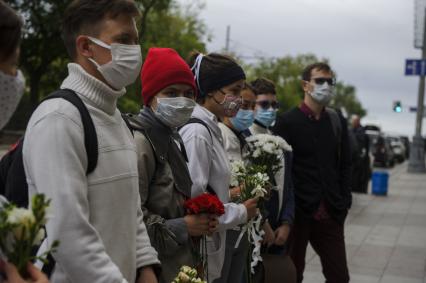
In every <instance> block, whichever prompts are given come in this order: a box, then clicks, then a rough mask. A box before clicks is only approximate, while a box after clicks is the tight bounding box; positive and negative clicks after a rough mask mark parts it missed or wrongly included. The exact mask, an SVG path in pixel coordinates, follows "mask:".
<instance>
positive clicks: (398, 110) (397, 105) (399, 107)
mask: <svg viewBox="0 0 426 283" xmlns="http://www.w3.org/2000/svg"><path fill="white" fill-rule="evenodd" d="M393 111H394V112H396V113H401V112H402V104H401V101H399V100H398V101H394V102H393Z"/></svg>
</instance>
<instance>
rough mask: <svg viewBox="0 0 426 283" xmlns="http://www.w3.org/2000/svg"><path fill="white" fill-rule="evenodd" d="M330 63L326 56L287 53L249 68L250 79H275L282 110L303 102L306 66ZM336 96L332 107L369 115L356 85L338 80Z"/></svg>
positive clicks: (251, 65) (349, 112)
mask: <svg viewBox="0 0 426 283" xmlns="http://www.w3.org/2000/svg"><path fill="white" fill-rule="evenodd" d="M319 61H322V62H327V61H328V60H326V59H319V58H317V57H316V56H315V55H314V54H302V55H298V56H295V57H293V56H285V57H282V58H272V59H264V58H263V59H260V60H259V61H258V62H256V63H255V64H250V65H248V66H247V67H246V70H247V74H248V78H249V81H251V80H253V79H255V78H259V77H265V78H267V79H270V80H272V81H273V82H274V83H275V85H276V90H277V96H278V101H279V102H280V105H281V108H280V111H286V110H289V109H290V108H292V107H294V106H297V105H299V104H300V103H301V101H302V100H303V97H304V92H303V89H302V83H301V74H302V72H303V69H304V68H305V67H306V66H307V65H309V64H312V63H315V62H319ZM335 91H336V96H335V98H334V99H333V101H332V103H331V106H332V107H335V108H339V109H340V108H342V107H343V108H345V110H346V111H347V112H348V114H358V115H360V116H365V115H366V111H365V109H363V108H362V105H361V103H360V102H359V100H358V99H357V97H356V89H355V87H354V86H351V85H346V84H345V83H343V82H338V83H337V85H336V89H335Z"/></svg>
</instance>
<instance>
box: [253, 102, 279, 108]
mask: <svg viewBox="0 0 426 283" xmlns="http://www.w3.org/2000/svg"><path fill="white" fill-rule="evenodd" d="M256 104H257V105H259V106H260V107H262V108H263V109H269V108H271V107H272V108H273V109H277V108H279V107H280V104H279V103H278V102H276V101H269V100H260V101H256Z"/></svg>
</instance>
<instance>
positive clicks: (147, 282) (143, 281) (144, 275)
mask: <svg viewBox="0 0 426 283" xmlns="http://www.w3.org/2000/svg"><path fill="white" fill-rule="evenodd" d="M137 283H158V280H157V276H156V275H155V272H154V269H153V268H152V267H151V266H146V267H143V268H142V270H141V273H140V275H139V278H138V281H137Z"/></svg>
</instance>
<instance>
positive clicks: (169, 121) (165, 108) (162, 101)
mask: <svg viewBox="0 0 426 283" xmlns="http://www.w3.org/2000/svg"><path fill="white" fill-rule="evenodd" d="M195 105H196V103H195V101H194V100H192V99H189V98H187V97H172V98H157V109H156V110H154V113H155V116H156V117H157V118H158V119H160V121H161V122H163V123H164V124H165V125H167V126H169V127H170V128H177V127H180V126H183V125H184V124H185V123H186V122H188V120H189V119H190V118H191V115H192V111H193V110H194V107H195Z"/></svg>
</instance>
